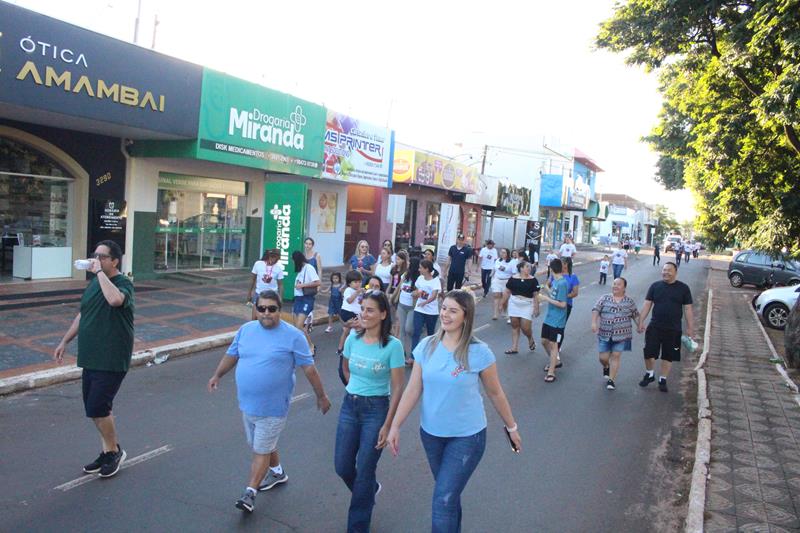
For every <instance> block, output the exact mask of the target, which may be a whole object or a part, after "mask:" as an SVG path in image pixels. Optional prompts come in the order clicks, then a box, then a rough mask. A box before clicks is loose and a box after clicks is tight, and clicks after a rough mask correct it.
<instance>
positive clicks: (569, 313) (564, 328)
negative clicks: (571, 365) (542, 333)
mask: <svg viewBox="0 0 800 533" xmlns="http://www.w3.org/2000/svg"><path fill="white" fill-rule="evenodd" d="M571 314H572V306H571V305H568V306H567V320H565V321H564V327H563V328H562V329H563V330H564V331H563V332H562V333H561V339H560V340H559V341H558V349H559V350H560V349H561V345H562V344H564V337H565V336H566V334H567V322H568V321H569V315H571Z"/></svg>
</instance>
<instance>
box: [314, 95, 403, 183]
mask: <svg viewBox="0 0 800 533" xmlns="http://www.w3.org/2000/svg"><path fill="white" fill-rule="evenodd" d="M393 149H394V132H393V131H391V130H389V129H387V128H380V127H378V126H373V125H371V124H366V123H364V122H361V121H359V120H357V119H354V118H353V117H350V116H347V115H343V114H341V113H336V112H334V111H331V110H328V115H327V121H326V124H325V157H324V165H323V167H322V176H321V177H323V178H326V179H331V180H337V181H346V182H348V183H357V184H359V185H372V186H373V187H391V185H392V180H391V176H392V151H393Z"/></svg>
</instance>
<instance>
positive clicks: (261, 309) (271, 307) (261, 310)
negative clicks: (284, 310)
mask: <svg viewBox="0 0 800 533" xmlns="http://www.w3.org/2000/svg"><path fill="white" fill-rule="evenodd" d="M278 309H279V307H278V306H277V305H257V306H256V311H258V312H259V313H266V312H267V311H269V312H270V313H275V312H277V311H278Z"/></svg>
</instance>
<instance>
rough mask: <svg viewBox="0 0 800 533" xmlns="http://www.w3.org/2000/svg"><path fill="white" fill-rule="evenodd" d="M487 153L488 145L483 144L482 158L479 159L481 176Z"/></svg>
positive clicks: (484, 167)
mask: <svg viewBox="0 0 800 533" xmlns="http://www.w3.org/2000/svg"><path fill="white" fill-rule="evenodd" d="M488 151H489V145H488V144H484V145H483V158H482V159H481V174H483V173H484V171H485V170H486V152H488Z"/></svg>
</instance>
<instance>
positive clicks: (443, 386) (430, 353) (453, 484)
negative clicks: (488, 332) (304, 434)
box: [387, 290, 522, 533]
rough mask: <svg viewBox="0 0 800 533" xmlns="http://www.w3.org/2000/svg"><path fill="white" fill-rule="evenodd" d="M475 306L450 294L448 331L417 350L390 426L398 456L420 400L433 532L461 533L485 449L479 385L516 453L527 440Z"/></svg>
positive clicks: (445, 307) (445, 309) (445, 308)
mask: <svg viewBox="0 0 800 533" xmlns="http://www.w3.org/2000/svg"><path fill="white" fill-rule="evenodd" d="M474 321H475V299H474V298H473V297H472V295H471V294H469V293H468V292H466V291H463V290H454V291H450V292H449V293H447V296H445V299H444V302H443V303H442V325H441V327H440V328H439V331H438V332H437V333H436V335H433V336H430V337H428V338H426V339H425V340H424V341H423V342H421V343H420V344H419V346H417V348H416V349H415V350H414V369H413V370H412V371H411V378H410V379H409V382H408V386H407V387H406V391H405V392H404V393H403V397H402V398H401V400H400V405H399V407H398V408H397V414H396V415H395V417H394V420H393V421H392V425H391V430H390V431H389V437H388V439H387V440H388V442H389V446H390V447H391V450H392V454H393V455H395V456H396V455H397V454H398V453H399V450H400V427H401V426H402V425H403V422H405V420H406V418H408V415H409V414H410V413H411V411H412V410H413V409H414V406H415V405H416V404H417V402H418V401H419V399H420V397H421V398H422V413H421V416H420V430H419V433H420V438H421V440H422V446H423V447H424V448H425V455H426V456H427V458H428V464H429V465H430V468H431V473H432V474H433V479H434V483H435V485H434V489H433V499H432V501H431V508H432V512H431V531H433V532H435V533H451V532H452V533H454V532H458V531H461V517H462V509H461V493H462V492H463V490H464V488H465V487H466V485H467V482H468V481H469V478H470V476H471V475H472V473H473V472H474V471H475V468H476V467H477V466H478V463H479V462H480V460H481V457H482V456H483V452H484V449H485V447H486V412H485V409H484V405H483V398H482V397H481V390H480V389H481V384H482V385H483V389H484V390H485V391H486V396H487V397H488V398H489V400H491V402H492V405H493V406H494V408H495V410H496V411H497V413H498V414H499V415H500V418H501V419H502V420H503V423H504V424H505V426H506V431H507V432H508V436H509V439H510V440H511V443H512V446H513V448H514V450H515V451H517V452H519V451H520V450H521V449H522V439H521V438H520V436H519V432H518V431H517V423H516V422H515V421H514V415H513V414H512V412H511V406H510V405H509V404H508V400H507V399H506V395H505V393H504V392H503V387H502V386H501V385H500V379H499V378H498V375H497V364H496V363H495V356H494V354H493V353H492V351H491V350H490V349H489V347H488V346H487V345H486V344H484V343H483V342H481V341H479V340H478V339H476V338H475V337H474V336H473V334H472V330H473V324H474Z"/></svg>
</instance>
